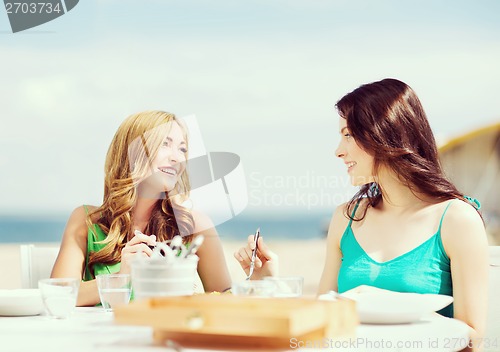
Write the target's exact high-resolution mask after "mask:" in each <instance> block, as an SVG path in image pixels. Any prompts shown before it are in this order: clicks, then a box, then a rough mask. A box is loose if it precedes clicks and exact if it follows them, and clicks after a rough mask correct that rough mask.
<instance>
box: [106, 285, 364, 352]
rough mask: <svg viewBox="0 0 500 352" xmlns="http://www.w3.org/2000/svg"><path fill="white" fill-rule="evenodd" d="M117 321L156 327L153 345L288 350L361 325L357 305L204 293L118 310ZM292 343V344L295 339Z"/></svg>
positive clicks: (144, 301) (151, 300) (348, 333)
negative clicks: (172, 343)
mask: <svg viewBox="0 0 500 352" xmlns="http://www.w3.org/2000/svg"><path fill="white" fill-rule="evenodd" d="M114 318H115V322H116V323H118V324H126V325H146V326H151V327H152V328H153V338H154V340H155V343H157V344H164V343H165V342H166V341H167V340H174V341H175V342H177V343H179V344H180V345H182V346H186V347H187V346H192V347H196V346H201V347H207V346H210V347H217V346H223V347H225V348H227V347H231V346H234V347H245V348H290V345H291V341H294V343H295V344H296V345H299V344H300V343H301V342H300V341H302V344H304V345H305V344H306V343H309V344H311V343H321V341H323V340H324V339H325V338H332V339H339V338H340V339H342V338H345V337H351V336H354V334H355V329H356V326H357V325H358V324H359V320H358V316H357V313H356V307H355V302H354V301H351V300H349V299H338V300H336V301H320V300H315V299H307V298H286V299H283V298H281V299H280V298H249V297H237V296H232V295H226V294H223V295H216V294H204V295H194V296H183V297H157V298H148V299H142V300H138V301H134V302H132V303H130V304H129V305H127V306H121V307H117V308H116V309H115V310H114ZM292 339H293V340H292Z"/></svg>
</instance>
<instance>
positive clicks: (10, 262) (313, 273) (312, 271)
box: [0, 239, 326, 295]
mask: <svg viewBox="0 0 500 352" xmlns="http://www.w3.org/2000/svg"><path fill="white" fill-rule="evenodd" d="M325 243H326V240H324V239H315V240H306V241H287V240H275V241H273V240H269V241H267V244H268V245H269V246H270V247H271V248H272V249H273V250H274V251H275V252H276V253H277V254H278V255H279V258H280V275H281V276H303V277H304V294H305V295H314V294H316V290H317V288H318V284H319V279H320V277H321V272H322V270H323V263H324V258H325ZM37 245H38V246H45V247H47V246H57V244H54V243H42V244H37ZM242 245H244V242H242V241H228V240H224V241H223V246H224V254H225V256H226V263H227V266H228V268H229V273H230V275H231V278H232V280H233V281H241V280H244V279H245V278H246V276H245V273H244V272H243V270H242V269H241V267H240V265H239V263H238V262H237V261H236V259H234V257H233V253H234V252H235V251H236V250H238V249H239V248H240V247H241V246H242ZM19 247H20V245H19V244H4V245H1V246H0V278H1V280H0V289H13V288H21V262H20V252H19Z"/></svg>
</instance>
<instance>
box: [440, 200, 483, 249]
mask: <svg viewBox="0 0 500 352" xmlns="http://www.w3.org/2000/svg"><path fill="white" fill-rule="evenodd" d="M441 238H442V240H443V244H444V246H445V248H449V249H451V250H453V249H454V248H455V247H457V246H470V245H473V244H474V243H487V239H486V231H485V228H484V223H483V220H482V219H481V216H480V215H479V213H478V212H477V210H476V209H475V208H474V207H473V206H472V205H470V204H468V203H466V202H464V201H461V200H453V201H451V203H450V204H449V208H448V210H447V211H446V214H445V216H444V218H443V223H442V227H441Z"/></svg>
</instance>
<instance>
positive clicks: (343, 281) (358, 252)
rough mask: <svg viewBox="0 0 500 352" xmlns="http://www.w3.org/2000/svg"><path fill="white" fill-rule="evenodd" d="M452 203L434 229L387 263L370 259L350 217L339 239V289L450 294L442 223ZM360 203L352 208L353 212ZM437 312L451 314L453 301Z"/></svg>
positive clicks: (449, 276)
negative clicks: (371, 287) (358, 239)
mask: <svg viewBox="0 0 500 352" xmlns="http://www.w3.org/2000/svg"><path fill="white" fill-rule="evenodd" d="M450 204H451V202H449V203H448V205H447V206H446V208H445V210H444V212H443V215H442V216H441V220H440V222H439V228H438V230H437V232H436V233H435V234H434V235H433V236H431V238H429V239H428V240H426V241H425V242H424V243H422V244H420V245H419V246H417V247H416V248H414V249H412V250H411V251H409V252H407V253H405V254H402V255H400V256H398V257H396V258H394V259H391V260H388V261H386V262H377V261H375V260H373V259H372V258H371V257H370V256H369V255H368V254H367V253H366V252H365V251H364V249H363V248H362V247H361V246H360V244H359V243H358V241H357V240H356V237H355V236H354V233H353V231H352V228H351V224H352V219H351V220H350V221H349V224H348V225H347V228H346V229H345V231H344V234H343V235H342V239H341V240H340V250H341V252H342V263H341V266H340V270H339V275H338V291H339V293H342V292H345V291H347V290H350V289H352V288H355V287H357V286H359V285H369V286H374V287H378V288H382V289H386V290H392V291H397V292H412V293H434V294H442V295H448V296H453V287H452V280H451V267H450V258H449V257H448V255H447V254H446V252H445V250H444V247H443V242H442V240H441V225H442V223H443V219H444V215H445V214H446V211H447V210H448V207H449V206H450ZM358 205H359V203H358V204H357V205H356V207H355V208H354V211H353V216H354V214H355V213H356V210H357V208H358ZM438 313H440V314H442V315H444V316H447V317H450V318H451V317H453V304H451V305H449V306H448V307H446V308H444V309H442V310H441V311H439V312H438Z"/></svg>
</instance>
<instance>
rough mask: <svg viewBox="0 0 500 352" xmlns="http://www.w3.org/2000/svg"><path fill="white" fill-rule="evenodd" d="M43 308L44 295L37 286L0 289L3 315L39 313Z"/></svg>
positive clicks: (0, 312)
mask: <svg viewBox="0 0 500 352" xmlns="http://www.w3.org/2000/svg"><path fill="white" fill-rule="evenodd" d="M43 310H44V308H43V301H42V295H41V293H40V290H39V289H37V288H33V289H15V290H0V315H1V316H27V315H38V314H40V313H42V312H43Z"/></svg>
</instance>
